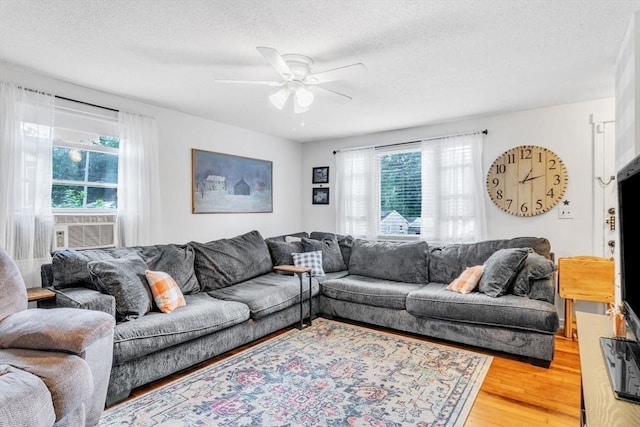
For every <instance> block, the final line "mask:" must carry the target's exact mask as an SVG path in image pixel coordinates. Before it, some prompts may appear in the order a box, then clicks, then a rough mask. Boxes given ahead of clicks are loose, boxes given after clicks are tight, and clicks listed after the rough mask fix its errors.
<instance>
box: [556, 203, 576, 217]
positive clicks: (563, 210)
mask: <svg viewBox="0 0 640 427" xmlns="http://www.w3.org/2000/svg"><path fill="white" fill-rule="evenodd" d="M558 218H560V219H573V211H572V210H571V208H570V207H569V206H560V207H559V208H558Z"/></svg>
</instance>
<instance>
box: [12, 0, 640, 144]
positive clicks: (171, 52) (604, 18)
mask: <svg viewBox="0 0 640 427" xmlns="http://www.w3.org/2000/svg"><path fill="white" fill-rule="evenodd" d="M638 10H640V0H602V1H601V0H581V1H577V0H563V1H558V0H529V1H524V0H458V1H456V0H450V1H428V0H313V1H307V0H301V1H294V0H262V1H258V0H255V1H254V0H170V1H169V0H137V1H131V0H110V1H95V0H49V1H36V0H0V61H4V62H8V63H11V64H16V65H19V66H22V67H26V68H28V69H32V70H35V71H38V72H40V73H43V74H46V75H48V76H53V77H56V78H59V79H62V80H65V81H69V82H72V83H75V84H79V85H82V86H86V87H90V88H94V89H98V90H101V91H105V92H110V93H114V94H118V95H122V96H126V97H129V98H133V99H138V100H142V101H145V102H148V103H152V104H156V105H160V106H163V107H167V108H171V109H174V110H179V111H182V112H186V113H190V114H193V115H196V116H201V117H207V118H210V119H213V120H216V121H220V122H224V123H229V124H232V125H237V126H241V127H244V128H248V129H254V130H257V131H260V132H265V133H268V134H272V135H277V136H281V137H284V138H288V139H292V140H297V141H303V142H306V141H314V140H322V139H328V138H337V137H344V136H352V135H357V134H363V133H370V132H378V131H385V130H391V129H400V128H407V127H414V126H420V125H428V124H431V123H436V122H442V121H448V120H454V119H459V118H464V117H473V116H482V115H488V114H496V113H503V112H509V111H516V110H523V109H529V108H536V107H544V106H550V105H557V104H564V103H571V102H578V101H584V100H590V99H597V98H604V97H611V96H614V84H615V82H614V66H615V58H616V54H617V53H618V49H619V47H620V44H621V42H622V40H623V37H624V34H625V31H626V29H627V27H628V25H629V23H630V21H631V17H632V15H633V13H634V12H635V11H638ZM257 46H269V47H273V48H275V49H277V50H278V51H279V52H280V53H283V54H285V53H300V54H304V55H308V56H310V57H312V58H313V60H314V65H313V68H312V72H319V71H323V70H327V69H332V68H336V67H340V66H343V65H348V64H352V63H357V62H361V63H363V64H365V66H366V67H367V69H368V71H367V73H366V74H365V75H364V76H363V77H361V78H359V79H355V80H353V79H352V80H343V81H337V82H332V83H326V84H325V85H324V87H326V88H329V89H332V90H335V91H338V92H341V93H345V94H347V95H349V96H352V97H353V100H352V101H351V102H350V103H348V104H346V105H339V104H335V103H333V102H332V100H330V99H324V98H322V97H321V93H318V94H317V95H316V102H315V103H314V104H313V105H312V107H311V109H310V110H309V111H308V112H306V113H304V114H300V115H294V114H293V112H292V111H291V109H287V110H283V111H278V110H276V109H275V108H274V107H273V106H271V105H270V103H269V101H268V95H269V94H271V93H273V92H274V91H275V90H277V88H272V87H266V86H256V85H231V84H227V85H223V84H220V83H216V82H215V81H214V77H215V78H220V79H248V80H273V79H276V80H277V79H278V75H277V74H276V73H275V71H274V70H273V69H272V68H271V67H270V66H269V64H268V63H267V62H266V61H265V60H264V58H263V57H262V56H261V55H260V54H259V53H258V51H257V50H256V47H257Z"/></svg>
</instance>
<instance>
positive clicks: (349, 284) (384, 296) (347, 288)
mask: <svg viewBox="0 0 640 427" xmlns="http://www.w3.org/2000/svg"><path fill="white" fill-rule="evenodd" d="M421 287H422V285H417V284H411V283H401V282H394V281H390V280H385V279H375V278H372V277H367V276H358V275H354V274H350V275H348V276H345V277H342V278H338V279H333V280H326V281H323V282H322V294H323V295H325V296H327V297H329V298H333V299H337V300H343V301H349V302H355V303H358V304H366V305H372V306H375V307H386V308H393V309H398V310H404V309H405V308H406V299H407V295H409V293H410V292H412V291H415V290H417V289H420V288H421Z"/></svg>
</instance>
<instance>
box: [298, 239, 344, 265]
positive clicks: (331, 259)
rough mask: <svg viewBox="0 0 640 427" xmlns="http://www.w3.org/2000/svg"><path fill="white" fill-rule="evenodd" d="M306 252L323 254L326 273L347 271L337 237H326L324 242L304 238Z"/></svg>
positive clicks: (303, 244)
mask: <svg viewBox="0 0 640 427" xmlns="http://www.w3.org/2000/svg"><path fill="white" fill-rule="evenodd" d="M302 246H303V247H304V251H305V252H315V251H321V252H322V268H323V270H324V271H325V273H332V272H334V271H343V270H346V269H347V266H346V265H345V263H344V258H343V257H342V252H340V245H338V239H337V238H336V236H335V235H334V236H330V237H325V238H323V239H322V240H315V239H307V238H304V237H303V238H302Z"/></svg>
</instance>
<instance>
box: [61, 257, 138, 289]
mask: <svg viewBox="0 0 640 427" xmlns="http://www.w3.org/2000/svg"><path fill="white" fill-rule="evenodd" d="M130 252H132V250H131V249H129V248H113V249H86V250H81V251H76V250H73V249H65V250H63V251H58V252H56V253H55V254H53V257H52V259H51V268H52V272H53V287H54V288H56V289H63V288H77V287H86V288H89V289H94V290H99V289H98V288H96V286H95V284H94V283H93V281H92V280H91V275H90V274H89V270H88V269H87V264H88V263H89V262H90V261H100V260H110V259H115V258H120V257H121V256H123V255H126V254H127V253H130Z"/></svg>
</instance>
